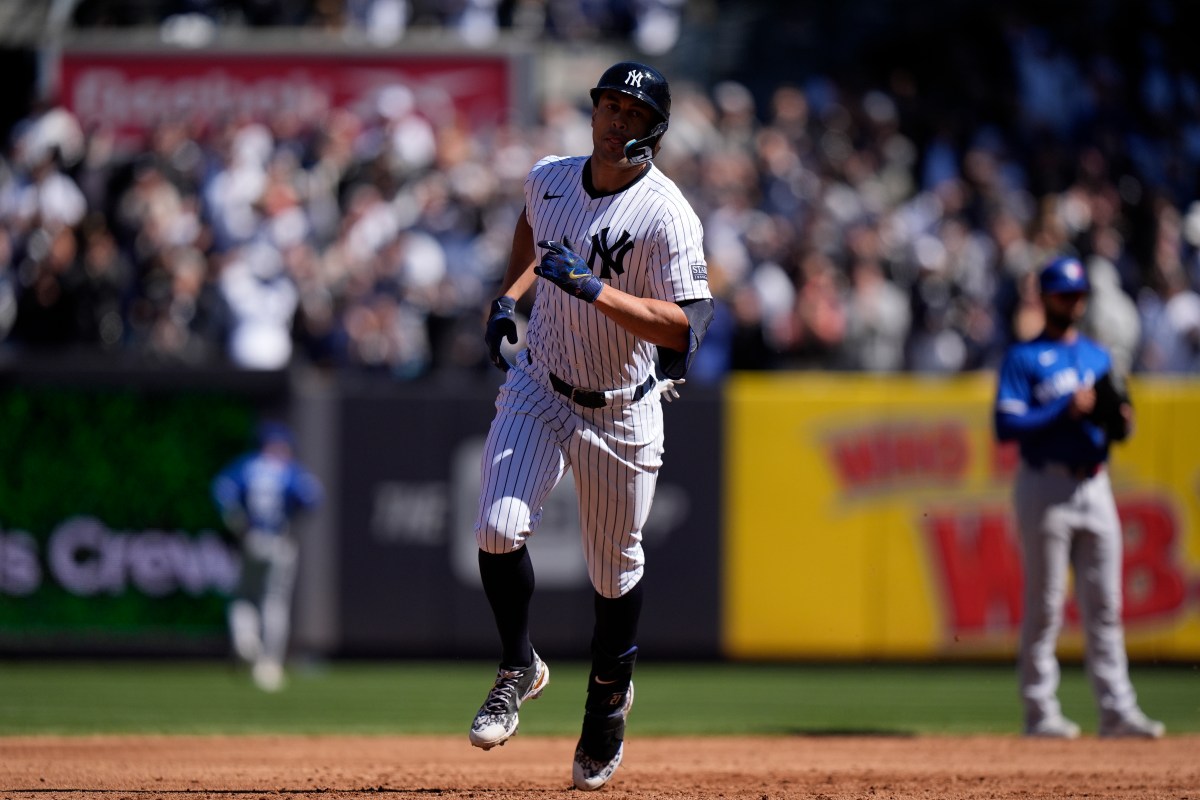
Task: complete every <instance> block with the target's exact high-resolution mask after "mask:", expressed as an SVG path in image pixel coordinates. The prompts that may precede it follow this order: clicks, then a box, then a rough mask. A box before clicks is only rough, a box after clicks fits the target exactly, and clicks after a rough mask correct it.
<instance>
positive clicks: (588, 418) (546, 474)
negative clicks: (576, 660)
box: [475, 353, 663, 598]
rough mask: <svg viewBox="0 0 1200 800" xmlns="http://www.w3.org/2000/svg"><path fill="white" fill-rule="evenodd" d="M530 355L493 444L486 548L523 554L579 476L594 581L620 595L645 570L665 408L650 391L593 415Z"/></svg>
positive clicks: (503, 391)
mask: <svg viewBox="0 0 1200 800" xmlns="http://www.w3.org/2000/svg"><path fill="white" fill-rule="evenodd" d="M521 355H522V357H521V358H519V359H517V364H514V366H513V367H512V369H510V370H509V372H508V379H507V380H506V381H505V383H504V385H503V386H502V387H501V388H500V393H499V396H498V397H497V399H496V416H495V418H494V419H493V420H492V425H491V428H490V430H489V431H488V436H487V442H486V444H485V445H484V451H483V458H482V480H481V482H480V484H481V490H480V497H479V511H478V515H477V517H476V521H475V540H476V543H477V544H478V545H479V548H480V549H481V550H483V551H485V552H488V553H510V552H513V551H515V550H517V549H519V548H520V547H521V546H522V545H524V544H525V542H526V540H527V539H528V538H529V537H530V536H532V535H533V533H534V531H535V530H536V529H537V525H538V521H539V519H540V517H541V513H542V504H543V503H544V502H545V500H546V497H547V496H548V495H549V494H550V491H551V490H552V489H553V488H554V487H555V486H556V485H558V482H559V481H560V480H561V479H562V477H563V475H564V474H566V470H567V469H570V470H572V473H573V476H574V479H575V488H576V492H577V493H578V502H579V516H580V526H581V528H582V531H583V555H584V560H585V562H586V563H587V569H588V576H589V578H590V580H591V583H592V586H593V587H595V589H596V591H597V592H599V593H600V594H601V595H603V596H604V597H609V598H612V597H620V596H622V595H624V594H625V593H626V592H628V591H629V590H630V589H632V588H633V587H634V586H636V585H637V582H638V581H639V580H641V577H642V573H643V570H644V562H645V556H644V554H643V551H642V527H643V526H644V525H645V523H646V518H647V516H649V513H650V506H651V503H652V502H653V500H654V490H655V484H656V482H657V480H658V470H659V467H660V466H661V465H662V456H663V412H662V401H661V399H660V397H659V395H658V393H657V392H649V393H648V394H647V395H646V396H644V397H642V398H641V399H640V400H638V401H636V402H622V401H621V400H619V399H618V400H617V401H615V402H614V403H613V404H611V405H609V406H606V407H604V408H596V409H592V408H584V407H582V406H579V405H577V404H576V403H573V402H572V401H570V400H568V399H567V398H566V397H563V396H562V395H560V394H558V393H557V392H555V391H554V390H553V389H551V388H550V384H549V380H548V379H547V378H546V371H545V368H544V367H542V368H539V367H538V365H536V364H534V365H530V364H529V363H528V359H527V358H526V357H525V354H524V353H522V354H521ZM624 394H626V395H628V394H629V392H626V393H624Z"/></svg>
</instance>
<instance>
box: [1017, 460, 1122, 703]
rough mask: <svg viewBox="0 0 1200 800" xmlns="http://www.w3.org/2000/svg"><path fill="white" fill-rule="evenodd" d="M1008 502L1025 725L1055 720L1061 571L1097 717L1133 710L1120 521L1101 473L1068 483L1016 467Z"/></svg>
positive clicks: (1058, 474)
mask: <svg viewBox="0 0 1200 800" xmlns="http://www.w3.org/2000/svg"><path fill="white" fill-rule="evenodd" d="M1013 498H1014V501H1015V506H1016V515H1017V525H1018V528H1019V530H1020V535H1021V547H1022V551H1023V554H1022V555H1023V564H1024V582H1025V585H1024V612H1023V618H1022V620H1021V638H1020V645H1019V647H1020V650H1019V655H1018V672H1019V679H1020V687H1021V698H1022V702H1023V703H1024V707H1025V718H1026V722H1028V723H1032V724H1036V723H1037V722H1039V721H1041V720H1042V719H1045V718H1047V717H1053V716H1055V715H1058V714H1061V713H1062V712H1061V707H1060V705H1059V702H1058V696H1057V693H1058V683H1059V664H1058V658H1057V656H1056V654H1055V650H1056V646H1057V641H1058V635H1059V631H1060V630H1061V628H1062V622H1063V603H1064V601H1065V600H1066V594H1067V573H1068V567H1070V569H1071V570H1073V572H1074V576H1075V594H1076V598H1077V599H1078V602H1079V610H1080V612H1081V615H1082V619H1083V625H1084V632H1085V664H1086V668H1087V674H1088V679H1089V680H1090V681H1091V685H1092V693H1093V695H1094V696H1095V699H1096V704H1097V706H1098V708H1099V710H1100V714H1101V716H1102V717H1104V718H1108V717H1120V716H1123V715H1125V714H1126V713H1128V712H1129V711H1131V710H1133V709H1134V708H1136V706H1137V698H1136V695H1135V693H1134V690H1133V685H1132V683H1131V682H1130V680H1129V664H1128V659H1127V657H1126V654H1125V633H1124V629H1123V627H1122V623H1121V568H1122V542H1121V535H1122V534H1121V522H1120V519H1119V518H1118V517H1117V506H1116V502H1115V501H1114V499H1113V493H1112V484H1111V483H1110V481H1109V477H1108V471H1107V470H1101V471H1100V472H1099V473H1097V474H1096V475H1094V476H1093V477H1090V478H1083V479H1080V478H1076V477H1074V476H1072V475H1070V474H1069V473H1068V472H1067V471H1066V470H1065V469H1064V468H1060V467H1057V466H1055V465H1048V466H1047V467H1045V468H1043V469H1034V468H1032V467H1030V466H1028V465H1027V464H1024V463H1022V464H1021V466H1020V468H1019V469H1018V471H1017V476H1016V481H1015V483H1014V491H1013Z"/></svg>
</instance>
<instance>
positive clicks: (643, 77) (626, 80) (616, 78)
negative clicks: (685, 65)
mask: <svg viewBox="0 0 1200 800" xmlns="http://www.w3.org/2000/svg"><path fill="white" fill-rule="evenodd" d="M605 89H612V90H613V91H615V92H624V93H625V94H628V95H633V96H634V97H636V98H637V99H638V100H641V101H642V102H643V103H645V104H646V105H648V106H650V107H651V108H653V109H654V110H655V111H657V112H658V115H659V116H660V117H662V121H663V122H667V121H669V120H670V119H671V87H670V86H668V85H667V79H666V78H664V77H663V74H662V73H661V72H659V71H658V70H656V69H655V68H654V67H648V66H646V65H645V64H639V63H638V62H636V61H621V62H619V63H617V64H613V65H612V66H611V67H609V68H608V69H606V70H604V74H603V75H601V76H600V80H599V81H597V82H596V88H594V89H592V105H593V106H594V105H596V103H598V102H600V93H601V92H602V91H604V90H605Z"/></svg>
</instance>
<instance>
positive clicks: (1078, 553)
mask: <svg viewBox="0 0 1200 800" xmlns="http://www.w3.org/2000/svg"><path fill="white" fill-rule="evenodd" d="M1039 286H1040V289H1041V295H1042V306H1043V308H1044V310H1045V328H1044V330H1043V331H1042V333H1041V334H1040V335H1038V336H1037V337H1036V338H1034V339H1033V340H1031V341H1028V342H1022V343H1020V344H1016V345H1014V346H1013V347H1012V348H1011V349H1010V350H1009V351H1008V353H1006V355H1005V358H1004V362H1003V364H1002V365H1001V367H1000V379H999V385H998V388H997V391H996V405H995V427H996V434H997V437H998V438H999V439H1000V440H1002V441H1009V440H1015V441H1016V442H1017V443H1018V446H1019V448H1020V453H1021V463H1020V467H1019V468H1018V471H1017V476H1016V482H1015V485H1014V490H1013V499H1014V506H1015V510H1016V521H1017V527H1018V529H1019V532H1020V538H1021V552H1022V559H1023V567H1024V581H1025V586H1024V602H1023V606H1024V611H1023V619H1022V621H1021V635H1020V644H1019V655H1018V676H1019V683H1020V689H1021V699H1022V702H1023V704H1024V715H1025V727H1024V732H1025V734H1026V735H1028V736H1041V737H1049V738H1060V739H1073V738H1075V737H1077V736H1078V735H1079V726H1078V725H1077V724H1075V723H1074V722H1072V721H1071V720H1069V719H1067V718H1066V717H1065V716H1064V715H1063V713H1062V709H1061V707H1060V705H1059V702H1058V683H1059V665H1058V659H1057V657H1056V655H1055V649H1056V645H1057V640H1058V634H1059V631H1060V629H1061V627H1062V621H1063V603H1064V601H1065V599H1066V592H1067V573H1068V569H1069V568H1070V569H1072V570H1073V571H1074V576H1075V589H1076V597H1077V599H1078V603H1079V609H1080V612H1081V614H1082V617H1083V625H1084V630H1085V634H1086V665H1087V672H1088V677H1089V678H1090V680H1091V685H1092V689H1093V692H1094V694H1095V699H1096V703H1097V706H1098V707H1099V713H1100V730H1099V733H1100V735H1101V736H1133V737H1142V738H1158V737H1160V736H1162V735H1163V732H1164V726H1163V724H1162V723H1161V722H1158V721H1155V720H1152V719H1149V718H1147V717H1146V715H1145V714H1143V713H1142V710H1141V709H1140V708H1139V707H1138V703H1137V697H1136V695H1135V693H1134V690H1133V685H1132V684H1131V683H1130V680H1129V669H1128V661H1127V658H1126V654H1125V635H1124V631H1123V628H1122V623H1121V567H1122V564H1121V562H1122V554H1121V551H1122V543H1121V535H1122V534H1121V521H1120V520H1119V519H1118V517H1117V508H1116V503H1115V501H1114V499H1113V493H1112V485H1111V484H1110V482H1109V476H1108V470H1107V469H1106V466H1105V465H1106V462H1107V461H1108V451H1109V440H1110V438H1111V437H1112V435H1113V434H1112V433H1111V431H1112V430H1113V426H1112V425H1111V424H1106V423H1105V421H1104V420H1101V419H1099V418H1097V411H1098V408H1097V392H1096V387H1097V385H1098V384H1100V383H1101V382H1108V381H1111V379H1112V375H1111V371H1112V359H1111V358H1110V357H1109V354H1108V353H1107V352H1106V351H1105V350H1104V348H1102V347H1101V346H1100V345H1099V344H1097V343H1096V342H1094V341H1092V340H1091V339H1089V338H1087V337H1086V336H1083V335H1082V334H1080V333H1079V330H1078V327H1077V326H1078V323H1079V320H1080V319H1081V317H1082V316H1083V312H1084V310H1085V308H1086V306H1087V300H1088V291H1089V286H1088V279H1087V274H1086V272H1085V271H1084V268H1083V265H1082V264H1081V263H1080V262H1079V261H1077V260H1076V259H1074V258H1058V259H1056V260H1054V261H1051V262H1050V263H1049V264H1047V265H1046V266H1045V267H1044V268H1043V269H1042V271H1041V273H1040V275H1039ZM1117 414H1118V415H1119V417H1120V419H1121V421H1122V422H1123V423H1124V424H1123V425H1122V426H1120V427H1121V431H1122V434H1120V435H1125V434H1127V432H1128V430H1130V429H1131V428H1132V424H1133V406H1132V404H1131V403H1129V402H1127V401H1124V402H1121V403H1119V408H1118V409H1117Z"/></svg>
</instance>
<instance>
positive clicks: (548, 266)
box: [533, 241, 604, 303]
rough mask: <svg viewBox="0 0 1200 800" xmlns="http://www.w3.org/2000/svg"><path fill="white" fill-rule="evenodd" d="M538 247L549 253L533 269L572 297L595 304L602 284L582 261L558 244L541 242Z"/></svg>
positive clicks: (602, 286)
mask: <svg viewBox="0 0 1200 800" xmlns="http://www.w3.org/2000/svg"><path fill="white" fill-rule="evenodd" d="M538 247H544V248H546V249H547V250H549V251H550V252H549V253H547V254H546V255H545V256H543V257H542V263H541V264H539V265H538V266H536V267H534V268H533V271H534V273H535V274H537V275H541V276H542V277H543V278H545V279H546V280H548V281H551V282H552V283H554V285H556V286H558V288H560V289H562V290H563V291H564V292H566V293H567V294H569V295H571V296H572V297H578V298H579V299H580V300H583V301H584V302H586V303H594V302H596V298H597V297H599V296H600V290H601V289H603V288H604V284H603V283H601V282H600V279H599V278H597V277H596V276H595V275H593V274H592V271H591V270H590V269H588V266H587V264H585V263H583V259H582V258H580V257H579V256H577V255H576V254H575V253H573V252H571V250H570V249H569V248H567V247H565V246H563V245H561V244H559V243H558V242H552V241H541V242H538Z"/></svg>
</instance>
